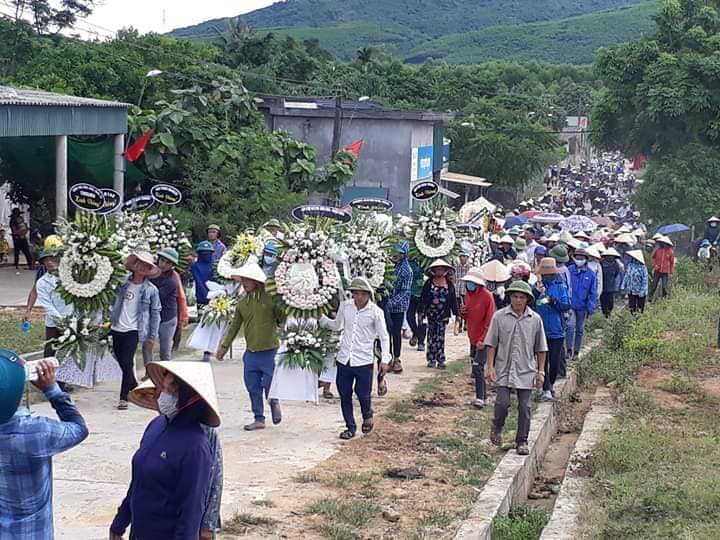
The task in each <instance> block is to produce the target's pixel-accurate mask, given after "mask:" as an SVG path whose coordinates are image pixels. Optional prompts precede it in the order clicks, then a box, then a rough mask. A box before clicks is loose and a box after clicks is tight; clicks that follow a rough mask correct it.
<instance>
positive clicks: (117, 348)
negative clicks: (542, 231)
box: [110, 251, 162, 411]
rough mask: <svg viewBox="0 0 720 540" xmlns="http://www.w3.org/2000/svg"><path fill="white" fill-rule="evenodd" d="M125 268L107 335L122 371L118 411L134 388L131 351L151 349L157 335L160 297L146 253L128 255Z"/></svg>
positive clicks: (154, 269)
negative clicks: (128, 274) (128, 273)
mask: <svg viewBox="0 0 720 540" xmlns="http://www.w3.org/2000/svg"><path fill="white" fill-rule="evenodd" d="M125 267H126V268H127V269H128V270H130V272H131V274H130V276H129V277H128V278H127V280H126V281H125V283H123V284H122V285H120V286H119V287H118V288H117V295H116V297H115V302H114V303H113V306H112V310H111V317H110V319H111V326H110V335H111V336H112V348H113V355H114V356H115V360H117V363H118V364H119V365H120V369H121V370H122V383H121V385H120V402H119V403H118V410H121V411H124V410H127V408H128V392H130V390H132V389H133V388H135V387H136V386H137V380H136V378H135V351H136V350H137V346H138V343H142V344H143V350H144V349H145V348H146V347H147V348H149V349H150V350H152V348H153V346H154V343H155V341H156V340H157V339H158V335H159V332H160V312H161V311H162V306H161V305H160V294H159V293H158V290H157V287H155V285H153V284H152V282H151V281H150V279H152V278H154V277H157V276H158V275H159V274H160V269H159V268H158V267H157V265H156V264H155V259H154V258H153V256H152V255H151V254H150V253H148V252H147V251H137V252H135V253H133V254H131V255H129V256H128V258H127V259H126V261H125Z"/></svg>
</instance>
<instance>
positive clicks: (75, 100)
mask: <svg viewBox="0 0 720 540" xmlns="http://www.w3.org/2000/svg"><path fill="white" fill-rule="evenodd" d="M3 105H9V106H17V105H23V106H26V107H28V106H29V107H101V108H118V109H127V108H129V107H130V105H129V104H128V103H120V102H119V101H105V100H102V99H91V98H81V97H76V96H65V95H62V94H53V93H52V92H45V91H43V90H28V89H25V88H12V87H10V86H0V106H3Z"/></svg>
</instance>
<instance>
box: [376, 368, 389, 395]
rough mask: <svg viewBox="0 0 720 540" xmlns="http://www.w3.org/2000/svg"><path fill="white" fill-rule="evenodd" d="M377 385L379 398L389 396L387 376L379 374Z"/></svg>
mask: <svg viewBox="0 0 720 540" xmlns="http://www.w3.org/2000/svg"><path fill="white" fill-rule="evenodd" d="M377 384H378V390H377V392H378V396H381V397H382V396H384V395H385V394H387V391H388V389H387V381H386V380H385V375H382V374H380V373H378V376H377Z"/></svg>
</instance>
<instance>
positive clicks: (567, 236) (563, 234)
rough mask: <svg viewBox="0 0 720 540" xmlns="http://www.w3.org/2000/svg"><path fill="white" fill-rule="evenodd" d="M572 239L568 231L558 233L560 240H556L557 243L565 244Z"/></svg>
mask: <svg viewBox="0 0 720 540" xmlns="http://www.w3.org/2000/svg"><path fill="white" fill-rule="evenodd" d="M572 238H573V235H572V234H570V233H569V232H568V231H563V232H561V233H560V239H559V240H558V242H565V243H566V244H567V243H568V242H569V241H570V240H572Z"/></svg>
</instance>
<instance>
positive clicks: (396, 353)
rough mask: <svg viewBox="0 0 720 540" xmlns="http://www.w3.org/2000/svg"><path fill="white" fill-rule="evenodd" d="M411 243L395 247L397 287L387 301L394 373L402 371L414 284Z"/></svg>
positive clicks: (401, 243) (402, 243) (403, 243)
mask: <svg viewBox="0 0 720 540" xmlns="http://www.w3.org/2000/svg"><path fill="white" fill-rule="evenodd" d="M409 253H410V244H408V243H407V242H405V241H403V242H400V243H399V244H398V245H397V246H396V247H395V287H394V289H393V292H392V294H391V295H390V298H389V299H388V301H387V305H386V307H385V309H386V310H387V314H388V316H387V321H388V330H389V333H390V337H391V345H390V347H391V350H392V355H393V360H392V362H391V363H390V370H391V371H392V372H393V373H402V371H403V368H402V364H401V363H400V349H401V347H402V328H403V323H404V322H405V313H407V310H408V308H409V307H410V289H411V288H412V284H413V271H412V268H411V267H410V263H409V262H408V254H409Z"/></svg>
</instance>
